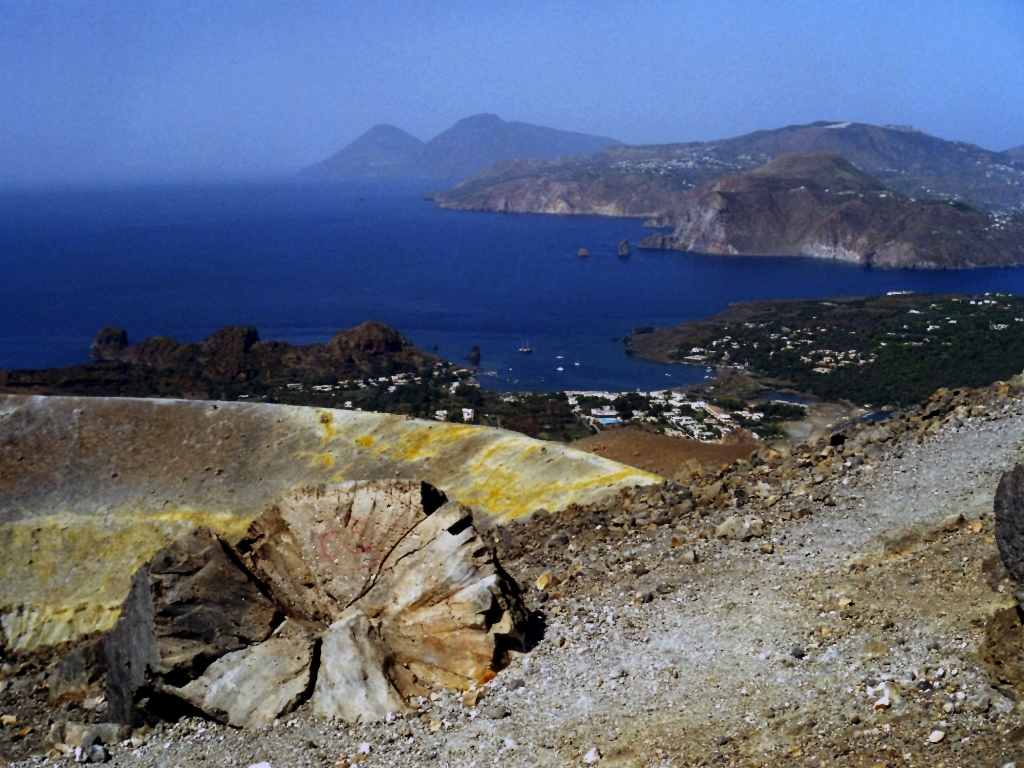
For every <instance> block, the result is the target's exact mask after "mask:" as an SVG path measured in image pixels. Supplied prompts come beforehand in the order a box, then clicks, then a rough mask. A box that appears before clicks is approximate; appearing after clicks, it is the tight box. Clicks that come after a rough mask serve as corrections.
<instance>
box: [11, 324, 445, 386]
mask: <svg viewBox="0 0 1024 768" xmlns="http://www.w3.org/2000/svg"><path fill="white" fill-rule="evenodd" d="M90 356H91V357H92V359H93V362H92V363H88V364H83V365H77V366H71V367H68V368H51V369H46V370H39V371H22V370H13V371H0V393H8V394H46V395H59V394H75V395H102V396H120V397H151V396H154V395H160V396H166V397H189V398H200V399H206V398H220V399H235V398H237V397H238V396H239V395H243V394H244V395H247V396H254V395H255V396H266V395H268V394H269V393H272V392H273V390H274V389H276V388H280V387H284V386H287V384H289V383H301V384H303V385H304V386H310V385H316V384H321V383H324V382H327V383H331V384H333V383H335V382H336V381H338V380H339V379H347V378H357V377H363V376H380V375H392V374H396V373H403V372H405V373H419V372H422V371H424V370H426V371H429V370H430V369H431V368H432V367H433V366H434V365H435V364H438V363H440V362H441V360H440V358H438V357H436V356H435V355H431V354H428V353H426V352H423V351H422V350H420V349H417V348H416V347H415V346H413V344H412V342H410V341H409V340H408V339H406V338H405V337H404V336H403V335H402V334H401V333H399V332H398V331H396V330H395V329H394V328H391V327H390V326H387V325H385V324H384V323H377V322H373V321H367V322H365V323H363V324H361V325H359V326H357V327H355V328H351V329H348V330H343V331H339V332H338V333H336V334H335V335H334V336H333V337H332V338H331V339H330V341H328V342H327V343H326V344H307V345H302V346H295V345H291V344H288V343H287V342H282V341H261V340H260V338H259V334H258V332H257V330H256V329H255V328H252V327H226V328H221V329H220V330H219V331H216V332H215V333H213V334H211V335H210V336H208V337H207V338H205V339H204V340H203V341H201V342H198V343H184V344H183V343H179V342H178V341H176V340H174V339H172V338H168V337H164V336H155V337H152V338H149V339H145V340H143V341H141V342H139V343H137V344H131V345H130V344H128V335H127V333H126V332H125V331H124V329H122V328H112V327H108V328H102V329H100V331H99V332H98V333H97V335H96V338H95V339H94V340H93V343H92V346H91V347H90Z"/></svg>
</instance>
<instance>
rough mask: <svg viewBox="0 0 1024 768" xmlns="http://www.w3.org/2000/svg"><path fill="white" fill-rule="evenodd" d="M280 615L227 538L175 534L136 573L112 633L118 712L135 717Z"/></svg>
mask: <svg viewBox="0 0 1024 768" xmlns="http://www.w3.org/2000/svg"><path fill="white" fill-rule="evenodd" d="M278 615H279V614H278V610H277V608H276V607H275V606H274V604H273V603H272V602H270V600H269V599H268V598H267V597H265V596H264V594H263V592H262V591H261V589H260V586H259V585H258V584H257V583H256V581H255V580H254V579H253V578H252V577H251V576H250V575H249V574H248V573H247V572H246V571H245V569H244V568H242V567H241V565H240V564H239V563H238V561H237V559H236V556H235V554H234V553H233V552H232V551H231V549H230V547H229V545H228V544H227V542H225V541H224V540H223V539H221V538H220V537H218V536H216V535H214V534H213V533H212V532H211V531H210V530H209V529H207V528H197V529H195V530H194V531H192V533H190V534H188V535H186V536H182V537H180V538H178V539H176V540H175V541H174V542H172V543H171V544H170V545H169V546H167V547H165V548H164V549H162V550H160V551H159V552H158V553H157V554H156V555H154V556H153V558H152V559H151V560H150V561H149V562H148V563H146V564H145V565H144V566H143V567H142V568H140V569H139V570H138V571H136V573H135V575H134V576H133V577H132V588H131V591H130V592H129V594H128V597H127V598H126V599H125V602H124V605H123V606H122V608H121V615H120V617H119V618H118V621H117V624H116V625H115V627H114V629H112V630H111V631H110V634H109V636H108V637H107V642H106V664H107V698H108V699H109V701H110V710H111V714H112V715H113V716H114V718H115V719H117V720H119V721H120V722H125V723H131V722H134V721H135V720H136V719H137V710H136V707H137V705H139V704H140V703H141V700H144V699H146V698H147V697H149V696H150V695H151V694H152V693H154V692H158V691H159V689H160V688H161V686H162V685H164V684H166V685H171V686H180V685H183V684H185V683H186V682H188V681H189V680H192V679H194V678H195V677H197V676H198V675H199V674H201V673H202V672H203V671H204V670H205V668H206V667H207V666H208V665H209V664H210V663H211V662H213V661H214V660H216V659H218V658H220V657H221V656H223V655H225V654H227V653H230V652H232V651H237V650H241V649H242V648H245V647H247V646H249V645H251V644H252V643H258V642H261V641H263V640H264V639H266V637H267V636H268V635H270V633H271V631H272V629H273V625H274V622H275V620H276V617H277V616H278Z"/></svg>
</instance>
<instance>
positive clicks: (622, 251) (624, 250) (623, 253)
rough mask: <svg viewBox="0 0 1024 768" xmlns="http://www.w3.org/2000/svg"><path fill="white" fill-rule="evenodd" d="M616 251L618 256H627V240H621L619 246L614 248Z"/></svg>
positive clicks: (628, 252)
mask: <svg viewBox="0 0 1024 768" xmlns="http://www.w3.org/2000/svg"><path fill="white" fill-rule="evenodd" d="M616 252H617V253H618V254H619V256H629V254H630V251H629V240H622V241H621V242H620V243H619V247H618V248H617V249H616Z"/></svg>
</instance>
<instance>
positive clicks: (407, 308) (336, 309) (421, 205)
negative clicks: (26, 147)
mask: <svg viewBox="0 0 1024 768" xmlns="http://www.w3.org/2000/svg"><path fill="white" fill-rule="evenodd" d="M424 191H427V189H426V188H425V187H424V186H423V185H421V184H414V183H394V182H390V183H386V184H384V183H379V184H371V183H358V184H332V185H323V184H297V183H295V184H292V183H277V184H263V185H250V184H234V185H192V186H185V185H177V186H171V185H164V186H149V187H131V188H119V189H79V190H64V191H49V192H31V193H28V192H0V368H7V369H11V368H36V367H47V366H63V365H70V364H73V363H78V362H82V361H84V360H85V359H86V357H87V353H88V347H89V342H90V341H91V339H92V337H93V335H94V334H95V332H96V330H97V329H99V328H100V327H101V326H103V325H119V326H123V327H125V328H126V329H127V330H128V334H129V338H130V340H132V341H139V340H141V339H143V338H145V337H147V336H152V335H164V336H173V337H174V338H176V339H178V340H179V341H195V340H199V339H201V338H203V337H204V336H206V335H208V334H209V333H211V332H212V331H214V330H216V329H217V328H219V327H221V326H224V325H254V326H256V327H257V328H258V329H259V332H260V336H261V338H264V339H282V340H285V341H290V342H293V343H308V342H311V341H326V340H327V339H328V338H330V336H331V334H332V333H333V332H334V331H336V330H338V329H339V328H346V327H350V326H353V325H356V324H358V323H360V322H362V321H363V320H366V319H376V320H381V321H384V322H386V323H389V324H391V325H393V326H395V327H396V328H398V329H399V330H401V331H402V332H403V333H404V334H406V335H407V336H408V337H409V338H411V339H412V340H413V341H414V342H415V343H416V344H418V345H419V346H421V347H424V348H426V349H431V348H432V347H433V345H435V344H436V345H437V348H438V352H439V354H441V355H443V356H444V357H446V358H447V359H450V360H453V361H458V360H459V359H460V358H461V357H462V356H463V355H464V354H466V353H467V352H468V351H469V349H470V348H471V347H472V346H473V345H477V346H479V347H480V349H481V352H482V354H483V359H482V361H481V366H482V367H483V368H485V369H488V370H492V371H497V372H499V373H500V375H499V376H498V377H493V378H491V377H485V378H484V379H483V382H484V384H485V386H488V387H491V388H501V389H534V390H543V389H597V388H600V389H613V390H624V389H636V388H640V389H651V388H662V387H665V386H668V385H673V384H674V385H678V384H682V383H685V382H690V381H694V380H697V379H699V378H701V377H702V376H704V375H705V371H704V369H699V368H698V369H692V368H684V367H681V366H662V365H658V364H655V363H649V362H645V361H642V360H637V359H635V358H631V357H629V356H627V355H626V354H625V353H624V352H623V345H622V342H621V338H622V337H623V336H624V335H625V334H627V333H628V332H629V331H630V329H631V328H632V327H633V326H644V325H670V324H676V323H679V322H682V321H684V320H688V319H693V318H698V317H704V316H707V315H710V314H713V313H715V312H719V311H721V310H723V309H725V307H726V306H727V305H728V304H729V303H731V302H736V301H745V300H751V299H770V298H773V299H781V298H813V297H827V296H839V295H858V294H865V293H884V292H886V291H892V290H915V291H919V292H925V291H928V292H941V293H945V292H965V293H968V292H970V293H974V292H985V291H1005V292H1009V293H1016V294H1020V293H1024V270H1019V269H1009V270H999V269H984V270H970V271H960V272H924V271H921V272H916V271H902V272H879V271H873V270H867V269H863V268H860V267H853V266H849V265H842V264H832V263H828V262H824V261H817V260H812V259H793V258H784V257H780V258H774V257H773V258H764V257H760V258H736V257H717V256H704V255H699V254H682V253H675V252H662V251H655V252H651V251H637V250H635V249H634V251H633V255H632V256H631V257H630V258H628V259H619V258H618V257H616V255H615V247H616V245H617V243H618V241H619V240H621V239H622V238H628V239H629V240H630V242H632V243H634V244H635V242H636V241H637V240H638V239H639V238H641V237H643V236H644V235H645V234H647V232H648V230H645V229H643V228H642V226H641V222H640V221H639V220H634V219H613V218H605V217H597V216H578V217H575V216H574V217H569V216H566V217H562V216H541V215H504V214H485V213H470V212H460V211H441V210H437V209H435V208H434V207H433V205H432V204H431V203H430V202H427V201H425V200H423V199H422V198H421V194H422V193H423V192H424ZM602 242H603V243H604V244H603V245H602ZM581 247H585V248H588V249H589V250H590V252H591V254H592V255H591V256H590V257H589V258H579V257H577V256H576V255H575V253H576V251H577V250H578V249H579V248H581ZM523 344H529V346H530V347H531V348H532V349H533V352H532V354H530V355H523V354H519V353H518V352H517V350H518V348H519V347H520V346H522V345H523ZM558 355H562V359H561V360H559V359H557V356H558ZM576 362H578V363H579V366H576V365H575V363H576ZM559 366H561V367H562V368H563V369H564V370H563V371H561V372H559V371H557V370H556V369H557V368H558V367H559Z"/></svg>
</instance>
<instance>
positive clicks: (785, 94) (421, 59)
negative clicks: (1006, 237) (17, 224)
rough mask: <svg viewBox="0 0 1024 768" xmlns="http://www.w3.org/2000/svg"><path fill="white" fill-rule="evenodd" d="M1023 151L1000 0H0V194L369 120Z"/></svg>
mask: <svg viewBox="0 0 1024 768" xmlns="http://www.w3.org/2000/svg"><path fill="white" fill-rule="evenodd" d="M480 112H495V113H497V114H499V115H501V116H502V117H503V118H505V119H506V120H522V121H525V122H530V123H537V124H541V125H548V126H553V127H556V128H565V129H571V130H578V131H583V132H587V133H595V134H600V135H605V136H612V137H615V138H618V139H620V140H622V141H625V142H628V143H649V142H668V141H686V140H694V139H712V138H723V137H727V136H733V135H737V134H740V133H745V132H748V131H751V130H757V129H760V128H773V127H778V126H782V125H787V124H793V123H805V122H811V121H814V120H820V119H827V120H857V121H863V122H870V123H880V124H881V123H907V124H913V125H916V126H918V127H919V128H922V129H923V130H925V131H927V132H929V133H933V134H935V135H938V136H941V137H943V138H948V139H958V140H963V141H970V142H974V143H976V144H980V145H982V146H984V147H988V148H990V149H1006V148H1008V147H1010V146H1016V145H1020V144H1024V2H1021V0H1002V1H1000V0H969V1H965V2H943V1H942V0H929V1H928V2H914V1H913V0H898V2H893V1H892V0H882V1H880V2H866V1H859V0H843V1H842V2H826V1H825V0H802V1H798V0H794V1H792V2H786V1H785V0H772V1H771V2H768V1H766V0H750V1H749V2H740V1H735V2H729V1H728V0H706V2H696V1H694V2H682V1H680V2H624V1H623V2H601V1H600V0H588V1H587V2H554V1H553V0H546V1H543V2H529V1H528V0H517V1H516V2H514V3H497V2H490V1H487V2H444V1H443V0H419V1H418V2H388V1H387V0H377V1H376V2H330V3H328V2H324V3H319V2H301V1H297V0H293V1H290V2H277V3H275V2H268V1H266V0H260V1H257V0H252V1H251V2H234V1H230V0H225V1H218V0H201V1H200V2H190V1H186V0H168V1H167V2H161V1H159V0H146V1H139V2H130V1H128V0H125V1H124V2H105V1H104V0H81V1H76V0H51V1H50V2H43V1H41V0H0V183H20V182H47V181H54V180H87V179H106V180H110V179H120V178H130V179H142V178H151V177H164V178H166V177H188V176H195V177H225V176H254V175H255V176H260V175H268V174H277V173H290V172H292V171H294V170H296V169H298V168H300V167H302V166H303V165H306V164H308V163H311V162H314V161H316V160H319V159H321V158H323V157H325V156H326V155H329V154H331V153H332V152H334V151H336V150H337V149H339V148H340V147H341V146H343V145H344V144H346V143H347V142H349V141H351V140H352V139H354V138H356V137H357V136H358V135H359V134H360V133H362V132H363V131H365V130H366V129H367V128H369V127H370V126H372V125H374V124H375V123H393V124H395V125H398V126H400V127H402V128H404V129H405V130H407V131H409V132H410V133H412V134H414V135H415V136H418V137H420V138H422V139H429V138H431V137H432V136H434V135H436V134H437V133H439V132H440V131H442V130H444V129H445V128H447V127H449V126H450V125H451V124H452V123H453V122H455V121H456V120H457V119H459V118H461V117H466V116H468V115H472V114H476V113H480Z"/></svg>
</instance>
